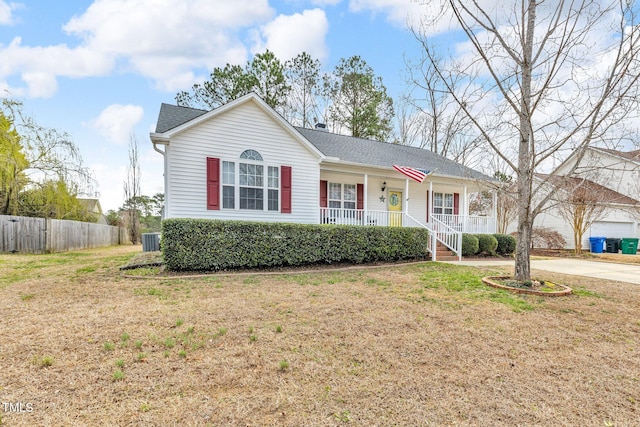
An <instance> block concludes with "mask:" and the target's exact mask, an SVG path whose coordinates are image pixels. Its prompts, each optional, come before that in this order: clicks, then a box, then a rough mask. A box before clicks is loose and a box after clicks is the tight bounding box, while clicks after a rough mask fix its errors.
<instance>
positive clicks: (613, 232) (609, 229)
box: [587, 221, 634, 238]
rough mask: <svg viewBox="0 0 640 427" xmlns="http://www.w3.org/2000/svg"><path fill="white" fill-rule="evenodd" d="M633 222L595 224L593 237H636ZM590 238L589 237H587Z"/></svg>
mask: <svg viewBox="0 0 640 427" xmlns="http://www.w3.org/2000/svg"><path fill="white" fill-rule="evenodd" d="M632 232H633V223H632V222H607V221H600V222H594V223H593V225H592V226H591V233H590V235H591V236H603V237H609V238H618V237H619V238H622V237H634V236H633V235H632V234H631V233H632ZM587 237H588V236H587Z"/></svg>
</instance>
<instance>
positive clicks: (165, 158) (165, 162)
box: [151, 140, 168, 219]
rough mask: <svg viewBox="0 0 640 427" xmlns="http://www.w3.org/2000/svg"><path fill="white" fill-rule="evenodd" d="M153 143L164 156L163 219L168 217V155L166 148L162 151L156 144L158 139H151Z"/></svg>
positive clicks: (154, 147)
mask: <svg viewBox="0 0 640 427" xmlns="http://www.w3.org/2000/svg"><path fill="white" fill-rule="evenodd" d="M151 144H152V145H153V149H154V150H155V151H157V152H158V153H160V154H161V155H162V157H163V159H162V164H163V171H162V181H163V185H162V187H163V189H164V207H163V208H162V216H161V219H165V218H166V214H167V200H168V198H167V176H166V174H167V156H166V150H165V151H162V150H161V149H159V148H158V146H157V145H156V144H157V143H156V141H154V140H151Z"/></svg>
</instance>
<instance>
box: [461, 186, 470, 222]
mask: <svg viewBox="0 0 640 427" xmlns="http://www.w3.org/2000/svg"><path fill="white" fill-rule="evenodd" d="M462 194H464V198H463V202H462V215H463V216H462V231H463V232H466V231H467V223H468V222H469V202H468V201H467V186H466V185H465V186H464V187H463V193H462Z"/></svg>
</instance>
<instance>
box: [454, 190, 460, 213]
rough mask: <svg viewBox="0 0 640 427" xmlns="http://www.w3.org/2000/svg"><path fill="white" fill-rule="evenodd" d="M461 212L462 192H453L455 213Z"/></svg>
mask: <svg viewBox="0 0 640 427" xmlns="http://www.w3.org/2000/svg"><path fill="white" fill-rule="evenodd" d="M459 213H460V193H453V214H454V215H458V214H459Z"/></svg>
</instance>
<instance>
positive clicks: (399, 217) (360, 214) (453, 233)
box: [320, 208, 495, 258]
mask: <svg viewBox="0 0 640 427" xmlns="http://www.w3.org/2000/svg"><path fill="white" fill-rule="evenodd" d="M320 222H321V223H322V224H339V225H363V226H365V225H366V226H382V227H388V226H391V227H394V226H395V227H422V228H426V229H427V230H429V236H430V237H429V247H430V248H431V253H432V256H434V257H435V253H436V251H435V249H436V248H435V245H436V242H437V241H440V242H442V243H443V244H444V245H446V246H447V247H448V248H449V249H451V251H453V252H454V253H455V254H456V255H457V256H458V257H459V258H462V233H470V234H493V233H495V218H490V217H480V216H463V215H441V214H434V215H431V218H430V221H429V222H428V223H427V224H424V223H422V222H420V221H418V220H416V219H415V218H413V217H412V216H410V215H408V214H406V213H404V212H391V211H370V210H366V211H365V210H364V209H341V208H320Z"/></svg>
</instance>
